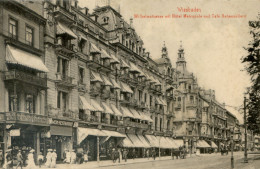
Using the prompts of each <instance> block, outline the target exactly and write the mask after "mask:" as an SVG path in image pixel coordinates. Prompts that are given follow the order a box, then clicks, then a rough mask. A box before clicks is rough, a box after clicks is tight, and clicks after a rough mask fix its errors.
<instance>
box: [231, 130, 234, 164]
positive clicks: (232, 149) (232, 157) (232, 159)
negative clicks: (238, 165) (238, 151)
mask: <svg viewBox="0 0 260 169" xmlns="http://www.w3.org/2000/svg"><path fill="white" fill-rule="evenodd" d="M233 137H234V127H233V128H232V135H231V169H233V168H234V155H233V152H234V140H233Z"/></svg>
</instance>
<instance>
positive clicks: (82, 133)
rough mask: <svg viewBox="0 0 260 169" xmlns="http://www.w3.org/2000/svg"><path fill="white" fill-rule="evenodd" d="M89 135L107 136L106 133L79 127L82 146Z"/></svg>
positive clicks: (79, 140)
mask: <svg viewBox="0 0 260 169" xmlns="http://www.w3.org/2000/svg"><path fill="white" fill-rule="evenodd" d="M88 135H92V136H107V134H106V133H105V132H102V131H101V130H99V129H91V128H82V127H78V138H77V141H78V144H80V143H81V142H82V141H83V140H84V139H85V138H86V137H87V136H88Z"/></svg>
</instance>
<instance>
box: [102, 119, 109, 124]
mask: <svg viewBox="0 0 260 169" xmlns="http://www.w3.org/2000/svg"><path fill="white" fill-rule="evenodd" d="M101 123H104V124H110V121H109V119H108V118H101Z"/></svg>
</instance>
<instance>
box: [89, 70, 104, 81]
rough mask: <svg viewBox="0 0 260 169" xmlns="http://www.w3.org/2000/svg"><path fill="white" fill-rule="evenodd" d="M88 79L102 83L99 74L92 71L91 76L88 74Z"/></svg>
mask: <svg viewBox="0 0 260 169" xmlns="http://www.w3.org/2000/svg"><path fill="white" fill-rule="evenodd" d="M90 81H91V82H96V81H98V82H102V83H103V80H102V78H101V77H100V74H99V73H96V72H94V71H91V76H90Z"/></svg>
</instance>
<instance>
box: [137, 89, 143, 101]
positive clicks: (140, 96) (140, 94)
mask: <svg viewBox="0 0 260 169" xmlns="http://www.w3.org/2000/svg"><path fill="white" fill-rule="evenodd" d="M138 93H139V101H142V96H143V92H142V91H141V90H139V92H138Z"/></svg>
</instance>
